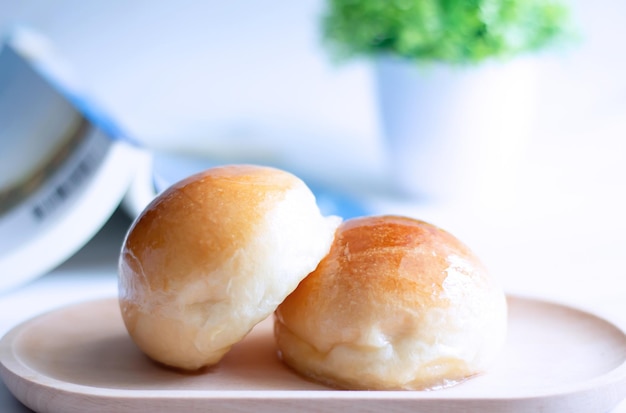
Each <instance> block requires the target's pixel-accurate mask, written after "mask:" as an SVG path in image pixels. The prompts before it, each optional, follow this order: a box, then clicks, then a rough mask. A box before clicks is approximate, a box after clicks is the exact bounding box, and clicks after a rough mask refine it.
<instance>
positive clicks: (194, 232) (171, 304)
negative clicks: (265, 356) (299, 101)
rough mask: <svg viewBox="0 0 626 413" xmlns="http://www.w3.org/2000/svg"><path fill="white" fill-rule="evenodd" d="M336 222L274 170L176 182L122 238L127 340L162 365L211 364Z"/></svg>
mask: <svg viewBox="0 0 626 413" xmlns="http://www.w3.org/2000/svg"><path fill="white" fill-rule="evenodd" d="M339 222H340V219H339V218H337V217H324V216H322V214H321V213H320V211H319V209H318V207H317V204H316V201H315V198H314V196H313V194H312V192H311V191H310V190H309V188H308V187H307V186H306V185H305V184H304V183H303V182H302V181H301V180H300V179H298V178H296V177H295V176H293V175H291V174H289V173H287V172H284V171H280V170H277V169H272V168H266V167H257V166H246V165H232V166H225V167H218V168H213V169H209V170H207V171H205V172H202V173H199V174H197V175H194V176H191V177H189V178H187V179H184V180H183V181H181V182H179V183H177V184H175V185H173V186H172V187H170V188H169V189H167V190H166V191H164V192H163V193H162V194H161V195H159V196H158V197H157V198H156V199H155V200H154V201H153V202H152V203H151V204H150V205H149V206H148V207H147V208H146V209H145V210H144V211H143V213H142V214H141V215H140V216H139V217H138V218H137V219H136V221H135V222H134V223H133V225H132V226H131V228H130V229H129V232H128V234H127V236H126V239H125V241H124V244H123V247H122V251H121V255H120V260H119V301H120V307H121V311H122V317H123V319H124V323H125V325H126V328H127V329H128V332H129V334H130V336H131V337H132V339H133V340H134V341H135V343H136V344H137V345H138V347H139V348H140V349H141V350H142V351H143V352H145V353H146V354H147V355H148V356H149V357H151V358H152V359H154V360H156V361H158V362H160V363H162V364H165V365H168V366H172V367H176V368H180V369H184V370H195V369H199V368H202V367H204V366H210V365H213V364H215V363H217V362H218V361H219V360H220V359H221V357H222V356H223V355H224V354H225V353H226V352H227V351H228V350H229V348H230V347H231V346H232V345H233V344H234V343H236V342H237V341H239V340H241V339H242V338H243V337H244V336H245V335H246V334H247V333H248V332H249V331H250V330H251V329H252V327H253V326H254V325H255V324H257V323H258V322H260V321H261V320H263V319H265V318H266V317H267V316H269V315H271V314H272V312H273V311H274V310H275V309H276V307H277V306H278V305H279V304H280V303H281V302H282V301H283V300H284V299H285V297H287V295H288V294H289V293H290V292H292V291H293V290H294V289H295V288H296V286H297V285H298V283H299V282H300V281H301V280H302V279H303V278H304V277H305V276H306V275H307V274H308V273H310V272H311V271H313V269H315V267H316V266H317V264H318V263H319V261H320V260H321V259H322V258H323V257H324V255H326V254H327V253H328V250H329V248H330V245H331V243H332V240H333V236H334V232H335V229H336V228H337V225H338V224H339Z"/></svg>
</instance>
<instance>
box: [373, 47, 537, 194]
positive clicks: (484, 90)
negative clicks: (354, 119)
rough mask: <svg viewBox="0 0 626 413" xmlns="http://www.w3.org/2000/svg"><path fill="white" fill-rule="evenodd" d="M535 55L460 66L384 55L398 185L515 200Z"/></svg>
mask: <svg viewBox="0 0 626 413" xmlns="http://www.w3.org/2000/svg"><path fill="white" fill-rule="evenodd" d="M534 68H535V64H534V62H533V60H532V59H521V60H516V61H512V62H507V63H503V62H491V63H488V64H483V65H479V66H470V67H465V66H463V67H461V66H459V67H456V66H446V65H440V64H437V65H435V64H433V65H424V66H418V65H417V64H415V63H410V62H406V61H401V60H398V59H393V58H381V59H379V60H377V62H376V66H375V79H376V82H377V93H378V100H379V105H380V113H381V125H382V128H383V133H384V135H385V140H386V143H387V148H388V151H389V152H388V161H389V167H390V174H391V175H390V177H391V180H392V185H393V187H394V188H395V189H396V190H398V191H400V192H401V193H402V194H404V195H409V196H411V197H415V198H417V199H420V200H424V201H439V202H451V201H465V202H479V203H485V202H488V203H494V202H496V203H502V202H509V201H511V200H512V197H514V196H515V188H516V182H517V178H518V174H519V173H520V168H519V167H520V157H521V155H522V154H523V147H524V142H525V141H526V138H527V137H528V134H529V133H530V127H531V124H532V115H533V108H534V95H535V93H534V92H535V70H534Z"/></svg>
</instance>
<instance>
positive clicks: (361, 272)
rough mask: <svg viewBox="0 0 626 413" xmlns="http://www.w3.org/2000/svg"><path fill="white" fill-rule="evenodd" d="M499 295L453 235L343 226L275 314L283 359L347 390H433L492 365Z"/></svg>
mask: <svg viewBox="0 0 626 413" xmlns="http://www.w3.org/2000/svg"><path fill="white" fill-rule="evenodd" d="M506 317H507V310H506V299H505V295H504V293H503V291H502V290H501V288H500V287H499V285H498V284H497V283H496V282H495V280H494V279H493V278H492V277H490V275H489V274H488V273H487V271H486V270H485V268H484V266H483V265H482V264H481V263H480V261H479V260H478V258H477V257H476V256H475V255H474V254H473V253H472V252H471V251H470V250H469V249H468V248H467V247H466V246H465V245H463V244H462V243H461V242H460V241H459V240H458V239H456V238H455V237H454V236H452V235H451V234H449V233H447V232H445V231H443V230H441V229H439V228H437V227H435V226H433V225H430V224H427V223H425V222H422V221H417V220H414V219H410V218H404V217H396V216H381V217H365V218H357V219H352V220H349V221H346V222H344V223H343V224H342V225H340V227H339V229H338V230H337V234H336V238H335V241H334V243H333V245H332V247H331V251H330V253H329V254H328V255H327V256H326V257H325V258H324V259H323V260H322V261H321V262H320V264H319V266H318V267H317V269H316V270H315V271H313V272H312V273H311V274H310V275H309V276H308V277H307V278H305V279H304V280H303V281H302V282H301V283H300V285H299V286H298V288H297V289H296V290H295V291H294V292H293V293H292V294H291V295H289V297H287V299H286V300H285V301H284V302H283V303H282V304H281V305H280V306H279V307H278V309H277V310H276V313H275V335H276V339H277V344H278V348H279V354H280V356H281V358H282V359H283V360H284V362H286V363H287V364H288V365H289V366H291V367H292V368H293V369H294V370H296V371H297V372H299V373H301V374H302V375H304V376H307V377H310V378H313V379H315V380H317V381H320V382H323V383H325V384H327V385H331V386H333V387H339V388H347V389H434V388H440V387H445V386H449V385H452V384H454V383H457V382H459V381H462V380H464V379H466V378H468V377H470V376H473V375H476V374H479V373H481V372H483V371H485V370H486V369H488V368H489V365H491V364H492V363H493V361H494V360H495V358H496V357H497V355H498V353H499V351H500V349H501V347H502V346H503V343H504V339H505V335H506V322H507V319H506Z"/></svg>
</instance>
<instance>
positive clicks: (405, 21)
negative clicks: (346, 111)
mask: <svg viewBox="0 0 626 413" xmlns="http://www.w3.org/2000/svg"><path fill="white" fill-rule="evenodd" d="M327 1H328V10H327V13H326V15H325V16H324V20H323V23H324V37H325V39H326V40H327V41H328V44H329V46H330V47H331V49H332V50H333V53H335V54H337V55H338V56H340V57H349V56H354V55H377V54H381V53H383V54H384V53H387V54H393V55H395V56H400V57H404V58H408V59H412V60H418V61H441V62H449V63H475V62H479V61H482V60H484V59H487V58H491V57H508V56H512V55H517V54H520V53H525V52H532V51H536V50H539V49H542V48H544V47H546V46H548V45H550V44H553V43H555V42H556V41H558V40H559V39H561V38H564V37H565V32H566V31H567V29H566V26H567V20H568V10H567V8H566V7H565V5H563V4H561V3H559V2H558V0H327Z"/></svg>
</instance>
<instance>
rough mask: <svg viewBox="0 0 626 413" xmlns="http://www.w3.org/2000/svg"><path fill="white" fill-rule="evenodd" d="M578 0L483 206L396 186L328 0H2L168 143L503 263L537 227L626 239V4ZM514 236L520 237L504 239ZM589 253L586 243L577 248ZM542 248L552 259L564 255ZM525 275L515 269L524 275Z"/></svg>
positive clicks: (3, 13)
mask: <svg viewBox="0 0 626 413" xmlns="http://www.w3.org/2000/svg"><path fill="white" fill-rule="evenodd" d="M571 7H572V14H573V17H574V19H573V20H574V23H575V24H576V26H577V30H578V32H579V34H580V39H578V41H577V43H576V44H575V45H573V46H572V47H568V48H567V49H564V50H558V51H555V52H551V53H547V54H544V55H542V56H541V59H539V61H538V71H537V82H538V83H537V84H538V88H537V100H536V105H537V107H536V112H537V117H536V120H535V123H534V124H533V128H532V133H531V134H530V136H529V141H528V142H527V143H526V145H525V147H524V152H523V164H522V166H523V168H522V169H521V174H522V178H523V179H522V181H521V183H520V185H519V187H518V190H517V193H516V198H515V202H514V203H511V204H507V205H505V206H504V207H502V206H500V207H499V208H489V207H488V206H487V207H484V205H483V206H481V205H477V206H475V207H473V209H472V210H471V211H470V210H469V209H468V208H465V207H464V206H463V205H448V206H446V207H444V208H438V209H432V208H430V209H429V205H424V204H420V202H416V201H411V200H408V201H407V200H405V199H400V198H397V197H394V196H393V194H390V193H389V191H388V186H389V176H388V160H387V159H386V156H385V142H384V137H383V135H382V132H381V122H380V113H379V110H378V106H377V105H378V102H377V100H376V94H375V85H374V80H373V69H372V65H371V62H369V61H367V60H353V61H350V62H347V63H344V64H341V65H338V64H336V62H333V60H332V59H331V58H330V57H329V55H328V53H327V50H325V49H324V46H323V45H322V42H321V30H320V15H321V13H322V12H323V10H324V8H325V2H324V1H323V0H301V1H298V2H292V1H281V0H261V1H256V2H244V1H238V0H235V1H230V2H216V1H205V2H197V1H187V0H183V1H178V2H176V3H173V2H154V1H147V0H134V1H125V2H121V1H90V2H84V1H79V0H55V1H37V0H21V1H9V0H0V30H2V31H3V32H7V31H9V30H10V28H11V27H13V26H14V25H15V24H24V25H26V26H28V27H32V28H33V29H35V30H37V31H38V32H39V33H41V34H43V35H44V36H46V37H47V38H48V39H50V40H51V42H52V44H53V45H54V47H55V49H56V50H57V51H58V53H59V55H61V56H63V58H64V59H66V60H67V61H68V62H69V63H70V64H71V66H72V68H73V70H74V71H75V72H76V74H77V76H78V77H79V78H80V79H81V82H82V84H84V85H85V87H86V89H85V90H86V92H87V93H88V94H89V95H91V96H92V97H93V98H94V99H95V100H96V101H98V103H99V104H100V105H101V106H102V107H104V108H105V109H106V111H107V112H108V113H109V114H110V115H111V116H112V117H113V118H114V119H115V120H116V121H117V122H118V123H119V124H120V125H121V126H122V127H123V128H124V129H125V130H126V131H127V132H128V133H129V134H130V135H131V136H133V137H134V138H135V139H137V140H139V141H140V142H142V143H143V144H145V145H146V146H147V147H149V148H152V149H154V150H157V151H164V152H168V153H179V154H193V155H194V156H200V157H206V158H207V159H210V160H212V161H215V162H258V163H265V164H273V165H276V166H279V167H282V168H285V169H288V170H290V171H292V172H295V173H297V174H298V175H300V176H301V177H302V178H303V179H305V180H306V181H308V182H311V183H315V184H316V185H321V186H324V187H327V188H333V189H334V190H336V191H339V192H341V193H343V194H350V193H354V195H355V196H356V197H358V198H359V199H361V200H363V202H364V203H366V204H367V211H371V212H375V213H379V212H380V213H382V212H385V213H395V212H397V213H406V214H410V215H419V216H420V217H423V218H426V219H428V218H432V219H433V220H435V221H437V222H436V223H439V224H440V225H442V226H444V227H447V228H450V229H451V230H452V231H457V233H458V234H459V236H460V237H461V238H462V239H465V240H466V241H467V242H468V243H469V244H470V245H473V246H475V248H476V249H478V250H479V251H483V253H484V255H485V256H486V257H487V259H488V260H489V261H491V262H493V265H494V266H495V267H496V268H497V267H498V266H502V267H505V266H506V265H507V264H506V261H507V260H506V259H505V258H503V257H505V255H502V254H503V253H504V252H505V251H504V250H506V249H516V248H517V247H518V246H516V245H515V242H516V240H520V241H519V242H520V243H522V244H523V245H520V246H519V247H524V248H527V249H526V250H525V251H532V247H533V242H534V241H533V237H534V235H532V233H531V230H540V231H542V232H543V235H542V236H543V237H544V238H545V237H547V238H549V237H553V238H554V240H555V242H561V240H562V239H563V240H565V239H567V240H572V239H573V238H572V237H581V239H586V240H593V239H598V238H599V237H605V238H606V237H612V241H611V243H610V245H609V247H608V248H609V249H610V256H607V254H608V253H607V251H608V250H607V249H606V248H605V247H604V246H603V247H600V246H599V245H595V244H594V245H592V246H590V245H586V246H585V248H584V249H585V251H589V248H596V249H598V252H600V253H602V252H604V255H603V256H604V257H605V258H607V259H608V260H609V261H610V262H607V263H606V267H605V269H607V270H608V269H609V268H613V267H612V265H613V264H615V262H616V260H617V259H618V258H617V255H616V254H617V252H618V251H621V252H619V254H620V256H621V255H623V254H624V251H626V249H625V248H626V242H625V239H624V236H623V235H622V234H623V231H626V219H624V218H623V212H622V211H624V210H626V201H625V199H626V188H625V185H624V177H625V176H626V175H625V169H624V166H623V165H624V164H625V163H626V162H625V161H626V139H625V138H626V115H625V113H626V76H625V75H624V73H626V46H625V44H624V42H623V39H625V38H626V26H624V25H623V17H624V16H626V3H624V2H623V1H621V0H599V1H596V2H584V1H582V0H581V1H576V2H572V3H571ZM483 207H484V208H483ZM450 211H453V213H450ZM574 223H575V224H574ZM574 227H575V229H574ZM608 227H610V228H611V231H610V232H608V233H606V232H602V231H605V229H606V228H608ZM599 228H602V231H601V230H600V229H599ZM486 231H487V232H486ZM489 231H491V232H489ZM511 231H512V232H511ZM515 231H518V232H517V233H516V232H515ZM486 233H489V234H491V235H492V237H490V238H485V237H484V234H486ZM510 234H520V235H519V236H513V237H511V238H509V241H507V243H505V244H500V245H494V242H493V240H494V237H495V238H496V239H497V238H498V237H500V236H503V235H510ZM607 234H608V235H607ZM568 245H569V244H568ZM602 245H604V244H602ZM528 248H531V249H530V250H529V249H528ZM601 248H602V251H600V249H601ZM611 248H613V249H611ZM579 252H580V251H578V249H577V247H576V245H574V244H571V248H566V249H564V250H563V252H562V254H563V257H565V256H567V257H570V256H576V255H577V254H578V253H579ZM534 253H535V254H537V255H536V257H537V262H542V263H546V265H552V266H553V267H554V268H552V269H553V270H558V267H559V265H563V260H562V259H557V260H554V259H552V258H550V257H547V256H546V257H543V258H545V260H542V257H541V254H547V252H545V249H542V250H541V251H534ZM578 256H579V257H580V255H578ZM509 258H510V257H509ZM508 261H509V262H510V260H508ZM579 264H580V263H577V264H567V265H572V266H576V265H578V267H579ZM567 265H566V266H567ZM597 265H598V263H597V261H594V262H593V263H591V262H590V263H588V265H587V267H588V268H589V269H590V270H592V269H594V268H596V266H597ZM578 267H577V268H578ZM520 271H521V270H520ZM518 279H519V278H518V277H511V278H510V280H509V279H507V282H508V283H509V285H510V286H511V287H516V286H517V287H521V282H520V284H519V285H518V283H517V282H516V280H518Z"/></svg>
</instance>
